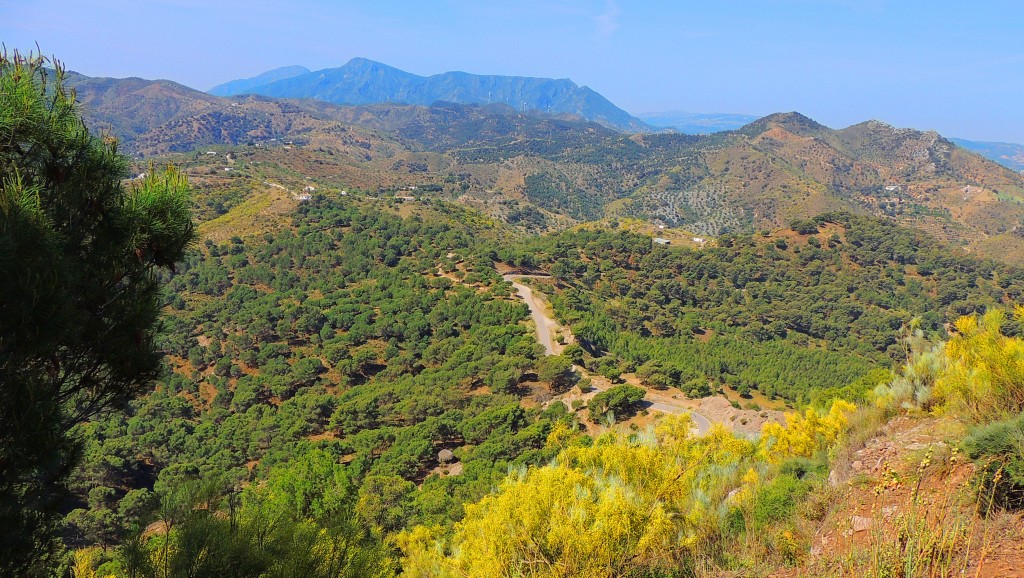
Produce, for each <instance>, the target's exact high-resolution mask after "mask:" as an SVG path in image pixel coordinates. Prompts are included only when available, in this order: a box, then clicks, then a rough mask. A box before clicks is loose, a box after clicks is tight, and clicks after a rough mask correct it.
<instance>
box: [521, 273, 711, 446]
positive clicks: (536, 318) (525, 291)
mask: <svg viewBox="0 0 1024 578" xmlns="http://www.w3.org/2000/svg"><path fill="white" fill-rule="evenodd" d="M501 277H502V279H504V280H506V281H508V282H509V283H511V284H512V286H513V287H515V289H516V291H517V292H518V293H519V297H521V298H522V299H523V301H525V302H526V306H527V307H529V309H530V317H531V318H532V319H533V323H534V325H536V326H537V341H539V342H540V344H541V345H543V346H544V350H545V351H546V352H547V354H548V355H557V354H559V353H561V349H562V348H561V347H558V351H556V348H555V345H556V344H555V342H554V339H552V337H551V336H552V335H555V334H559V333H561V332H562V331H563V330H564V328H563V327H562V326H561V324H559V323H558V322H557V321H555V320H554V319H553V318H551V316H549V315H548V314H547V313H546V312H545V311H544V307H543V305H542V304H541V302H540V301H539V300H538V299H537V298H536V297H535V296H534V294H533V290H532V289H530V288H529V287H527V286H526V285H523V284H522V283H518V282H516V279H523V278H527V279H529V278H544V276H542V275H502V276H501ZM573 369H575V370H576V372H577V373H579V374H580V375H581V376H583V377H585V378H589V379H590V380H591V384H592V386H593V388H594V389H596V390H597V391H599V392H600V391H604V390H606V389H608V388H609V387H611V386H612V384H611V383H610V382H608V381H607V380H605V379H604V378H602V377H598V376H594V375H592V374H590V373H588V372H587V370H585V369H583V368H582V367H579V366H573ZM633 385H637V386H638V387H643V386H641V385H640V384H639V383H634V384H633ZM644 389H647V388H644ZM653 397H655V395H652V392H651V391H650V390H648V391H647V395H646V396H645V397H644V401H643V404H644V407H645V408H646V409H648V410H654V411H660V412H662V413H675V414H680V413H688V414H690V418H691V419H693V425H694V427H695V428H696V430H697V435H704V434H706V433H708V432H709V431H710V430H711V420H709V419H708V418H707V417H705V416H703V415H701V414H699V413H697V412H695V411H693V409H692V408H690V407H686V406H684V405H682V403H678V404H677V403H674V402H675V400H671V399H667V398H664V397H663V396H657V398H656V399H652V398H653Z"/></svg>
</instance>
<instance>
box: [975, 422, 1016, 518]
mask: <svg viewBox="0 0 1024 578" xmlns="http://www.w3.org/2000/svg"><path fill="white" fill-rule="evenodd" d="M963 446H964V450H965V451H966V453H967V455H968V456H969V457H970V458H971V459H973V460H974V461H975V462H976V463H977V465H978V470H977V473H976V474H975V476H976V477H975V483H976V484H977V489H978V495H979V498H980V499H979V507H980V508H981V509H982V511H988V510H990V509H991V508H993V507H994V508H999V509H1007V510H1020V509H1024V413H1022V414H1020V415H1019V416H1017V417H1015V418H1012V419H1008V420H1003V421H997V422H994V423H990V424H987V425H984V426H979V427H976V428H974V429H973V430H971V433H970V434H969V435H968V436H967V438H966V439H964V442H963Z"/></svg>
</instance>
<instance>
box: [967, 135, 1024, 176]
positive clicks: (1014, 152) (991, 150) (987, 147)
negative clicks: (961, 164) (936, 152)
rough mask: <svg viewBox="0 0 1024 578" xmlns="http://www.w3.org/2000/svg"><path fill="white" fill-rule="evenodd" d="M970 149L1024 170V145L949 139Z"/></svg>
mask: <svg viewBox="0 0 1024 578" xmlns="http://www.w3.org/2000/svg"><path fill="white" fill-rule="evenodd" d="M949 140H951V141H953V142H954V143H956V144H957V145H959V146H962V147H964V148H965V149H967V150H969V151H973V152H976V153H978V154H979V155H981V156H983V157H985V158H987V159H989V160H992V161H995V162H997V163H999V164H1001V165H1003V166H1004V167H1006V168H1009V169H1013V170H1015V171H1024V145H1022V144H1016V143H1010V142H981V141H973V140H964V139H962V138H951V139H949Z"/></svg>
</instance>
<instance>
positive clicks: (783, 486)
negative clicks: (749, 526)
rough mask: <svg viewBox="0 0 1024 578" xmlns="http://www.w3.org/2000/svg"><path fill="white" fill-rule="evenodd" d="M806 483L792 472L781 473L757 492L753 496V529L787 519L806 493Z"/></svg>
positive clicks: (793, 512) (759, 528)
mask: <svg viewBox="0 0 1024 578" xmlns="http://www.w3.org/2000/svg"><path fill="white" fill-rule="evenodd" d="M807 492H808V485H807V484H806V483H804V482H801V481H800V480H799V479H798V478H797V477H796V476H794V475H792V474H782V475H780V476H779V477H777V478H775V479H774V480H772V481H771V482H769V483H768V484H766V485H765V486H764V487H762V488H761V489H760V490H758V492H757V496H756V497H755V498H754V529H755V530H763V529H764V528H767V527H768V526H770V525H772V524H775V523H778V522H781V521H783V520H788V519H789V518H791V517H792V516H793V514H795V513H796V506H797V504H798V503H800V500H801V499H803V497H804V496H806V495H807Z"/></svg>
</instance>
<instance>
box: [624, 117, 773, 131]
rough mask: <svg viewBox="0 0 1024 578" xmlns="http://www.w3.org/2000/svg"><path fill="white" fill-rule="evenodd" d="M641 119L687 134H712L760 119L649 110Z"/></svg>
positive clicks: (734, 128) (650, 123)
mask: <svg viewBox="0 0 1024 578" xmlns="http://www.w3.org/2000/svg"><path fill="white" fill-rule="evenodd" d="M637 116H638V117H639V118H640V120H642V121H644V122H646V123H647V124H649V125H652V126H656V127H659V128H671V129H675V130H677V131H679V132H682V133H686V134H711V133H713V132H724V131H727V130H736V129H738V128H740V127H742V126H744V125H747V124H750V123H751V122H754V121H755V120H757V119H758V117H756V116H751V115H749V114H729V113H719V112H715V113H695V112H680V111H669V112H648V113H644V114H639V115H637Z"/></svg>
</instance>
